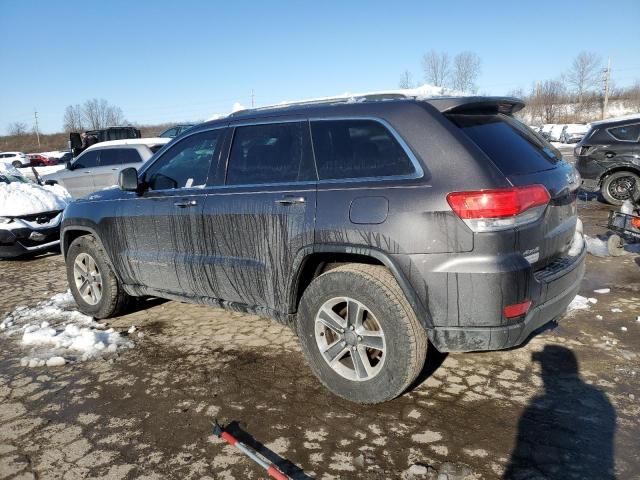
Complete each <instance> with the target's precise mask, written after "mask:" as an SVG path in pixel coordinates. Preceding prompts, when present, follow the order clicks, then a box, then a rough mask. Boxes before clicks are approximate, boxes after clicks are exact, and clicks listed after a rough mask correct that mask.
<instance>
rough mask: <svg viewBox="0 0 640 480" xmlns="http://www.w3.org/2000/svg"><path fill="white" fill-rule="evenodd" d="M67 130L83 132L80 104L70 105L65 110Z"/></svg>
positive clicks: (64, 119)
mask: <svg viewBox="0 0 640 480" xmlns="http://www.w3.org/2000/svg"><path fill="white" fill-rule="evenodd" d="M62 123H63V127H64V130H65V132H81V131H83V130H84V129H85V128H84V123H83V114H82V107H81V106H80V105H78V104H76V105H69V106H67V108H66V109H65V111H64V118H63V120H62Z"/></svg>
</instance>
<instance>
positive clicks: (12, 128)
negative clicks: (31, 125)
mask: <svg viewBox="0 0 640 480" xmlns="http://www.w3.org/2000/svg"><path fill="white" fill-rule="evenodd" d="M27 129H28V127H27V124H26V123H23V122H13V123H12V124H10V125H9V126H8V127H7V131H8V132H9V135H26V134H27Z"/></svg>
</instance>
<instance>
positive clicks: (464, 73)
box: [451, 52, 482, 93]
mask: <svg viewBox="0 0 640 480" xmlns="http://www.w3.org/2000/svg"><path fill="white" fill-rule="evenodd" d="M481 64H482V61H481V60H480V57H479V56H478V55H477V54H475V53H473V52H461V53H458V54H457V55H456V56H455V57H454V58H453V79H452V83H451V86H452V87H453V88H454V89H455V90H459V91H461V92H467V93H476V92H477V91H478V87H477V86H476V81H477V80H478V77H479V76H480V69H481Z"/></svg>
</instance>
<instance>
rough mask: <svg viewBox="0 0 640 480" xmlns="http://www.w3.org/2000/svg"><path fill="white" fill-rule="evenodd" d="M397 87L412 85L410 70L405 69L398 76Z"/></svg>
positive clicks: (411, 86) (405, 87)
mask: <svg viewBox="0 0 640 480" xmlns="http://www.w3.org/2000/svg"><path fill="white" fill-rule="evenodd" d="M398 87H400V88H402V89H403V90H406V89H408V88H413V87H414V84H413V75H411V72H410V71H409V70H405V71H404V72H402V75H401V76H400V82H398Z"/></svg>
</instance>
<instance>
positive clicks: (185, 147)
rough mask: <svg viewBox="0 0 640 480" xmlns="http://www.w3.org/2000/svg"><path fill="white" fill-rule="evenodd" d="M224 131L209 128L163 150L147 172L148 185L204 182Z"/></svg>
mask: <svg viewBox="0 0 640 480" xmlns="http://www.w3.org/2000/svg"><path fill="white" fill-rule="evenodd" d="M221 132H222V130H210V131H207V132H202V133H197V134H195V135H191V136H189V137H187V138H185V139H183V140H181V141H179V142H178V143H176V144H175V145H174V146H173V147H171V148H170V149H169V150H167V151H166V152H164V154H163V155H162V156H161V157H160V158H159V159H158V160H157V161H156V162H155V163H154V164H153V165H151V167H149V169H148V170H147V171H146V173H145V181H146V182H147V184H148V185H149V188H150V189H151V190H167V189H172V188H190V187H202V186H204V185H205V184H206V183H207V176H208V173H209V166H210V165H211V160H212V158H213V152H214V151H215V149H216V144H217V143H218V139H219V138H220V135H221Z"/></svg>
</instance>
